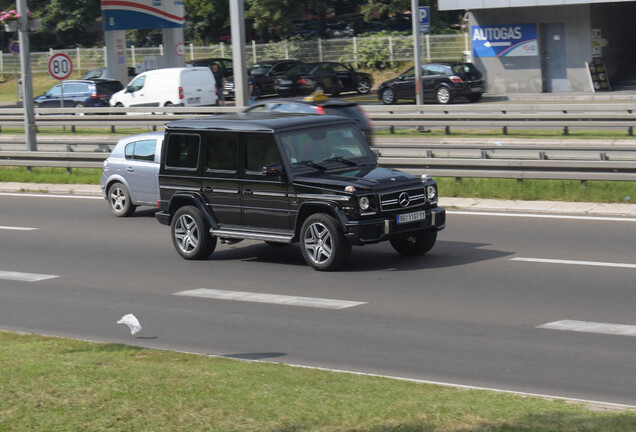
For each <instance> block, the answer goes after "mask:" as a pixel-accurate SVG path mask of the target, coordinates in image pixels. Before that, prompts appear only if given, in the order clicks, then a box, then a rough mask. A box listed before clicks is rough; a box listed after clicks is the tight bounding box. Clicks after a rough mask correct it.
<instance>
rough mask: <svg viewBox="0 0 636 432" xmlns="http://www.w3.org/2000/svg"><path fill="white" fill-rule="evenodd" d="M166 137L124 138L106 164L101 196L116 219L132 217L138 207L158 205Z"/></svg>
mask: <svg viewBox="0 0 636 432" xmlns="http://www.w3.org/2000/svg"><path fill="white" fill-rule="evenodd" d="M163 135H164V134H163V132H150V133H144V134H140V135H132V136H129V137H126V138H122V139H120V140H119V142H118V143H117V145H116V146H115V148H114V149H113V151H112V152H111V154H110V156H109V157H108V158H107V159H106V160H105V161H104V169H103V171H102V177H101V187H102V195H103V197H104V198H106V200H107V201H108V205H109V206H110V209H111V211H112V212H113V214H114V215H115V216H118V217H126V216H131V215H132V214H133V213H134V212H135V209H136V208H137V206H155V207H156V206H157V201H158V200H159V183H158V181H157V173H158V172H159V158H160V156H161V145H162V143H163Z"/></svg>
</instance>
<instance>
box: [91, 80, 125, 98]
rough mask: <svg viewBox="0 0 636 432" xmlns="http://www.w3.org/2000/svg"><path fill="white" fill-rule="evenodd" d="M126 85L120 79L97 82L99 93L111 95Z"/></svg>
mask: <svg viewBox="0 0 636 432" xmlns="http://www.w3.org/2000/svg"><path fill="white" fill-rule="evenodd" d="M123 88H124V86H123V85H122V83H120V82H119V81H107V82H102V83H98V84H97V93H99V94H105V95H111V94H113V93H117V92H118V91H119V90H121V89H123Z"/></svg>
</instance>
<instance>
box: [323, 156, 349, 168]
mask: <svg viewBox="0 0 636 432" xmlns="http://www.w3.org/2000/svg"><path fill="white" fill-rule="evenodd" d="M334 161H335V162H342V163H343V164H345V165H349V166H356V165H358V164H357V163H355V162H354V161H350V160H349V159H345V158H343V157H342V156H334V157H331V158H329V159H325V160H323V161H321V162H334Z"/></svg>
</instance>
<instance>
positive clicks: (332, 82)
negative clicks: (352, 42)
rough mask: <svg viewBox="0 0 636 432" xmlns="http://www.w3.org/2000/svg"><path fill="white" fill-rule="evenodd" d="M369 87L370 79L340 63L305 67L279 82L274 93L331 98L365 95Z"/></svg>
mask: <svg viewBox="0 0 636 432" xmlns="http://www.w3.org/2000/svg"><path fill="white" fill-rule="evenodd" d="M372 83H373V80H372V78H371V75H369V74H368V73H364V72H358V71H356V70H355V69H353V68H351V67H349V66H345V65H343V64H342V63H334V62H321V63H307V64H301V65H298V66H296V67H294V68H293V69H292V70H290V71H289V72H288V73H287V74H286V75H285V76H282V77H280V78H278V79H277V80H276V86H275V90H276V93H278V94H279V95H281V96H304V95H308V94H311V93H313V92H315V91H319V92H322V93H325V94H333V95H338V94H340V93H344V92H351V91H357V92H358V93H360V94H367V93H369V92H370V91H371V86H372Z"/></svg>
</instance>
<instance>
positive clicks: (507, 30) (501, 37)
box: [471, 24, 538, 57]
mask: <svg viewBox="0 0 636 432" xmlns="http://www.w3.org/2000/svg"><path fill="white" fill-rule="evenodd" d="M471 35H472V41H473V53H474V54H475V57H523V56H536V55H538V49H537V25H536V24H501V25H493V26H472V29H471Z"/></svg>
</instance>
